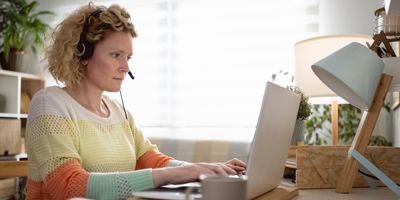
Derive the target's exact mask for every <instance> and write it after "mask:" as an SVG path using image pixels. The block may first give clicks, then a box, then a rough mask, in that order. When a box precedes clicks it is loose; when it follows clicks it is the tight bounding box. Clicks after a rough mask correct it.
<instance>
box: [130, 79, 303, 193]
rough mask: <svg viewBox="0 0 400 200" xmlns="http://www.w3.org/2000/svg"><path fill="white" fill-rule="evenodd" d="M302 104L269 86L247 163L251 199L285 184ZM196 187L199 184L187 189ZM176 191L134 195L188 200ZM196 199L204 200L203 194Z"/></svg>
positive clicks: (280, 90)
mask: <svg viewBox="0 0 400 200" xmlns="http://www.w3.org/2000/svg"><path fill="white" fill-rule="evenodd" d="M299 103H300V96H299V95H298V94H295V93H294V92H292V91H289V90H288V89H286V88H283V87H281V86H278V85H276V84H274V83H272V82H267V84H266V87H265V91H264V96H263V101H262V104H261V110H260V114H259V117H258V122H257V126H256V130H255V134H254V137H253V141H252V144H251V148H250V151H249V156H248V160H247V170H246V176H247V199H253V198H255V197H257V196H260V195H262V194H264V193H266V192H268V191H270V190H272V189H274V188H275V187H277V186H278V185H279V184H280V183H281V181H282V177H283V171H284V169H285V162H286V158H287V155H288V149H289V145H290V141H291V137H292V134H293V130H294V125H295V122H296V116H297V111H298V108H299ZM193 185H196V183H189V185H183V186H193ZM197 185H198V184H197ZM172 187H173V188H168V189H166V188H161V189H155V190H151V191H149V190H148V191H140V192H133V195H134V196H137V197H144V198H152V199H184V198H185V193H184V191H185V189H184V188H183V189H182V188H180V187H178V188H177V187H174V186H172ZM195 197H196V198H201V194H195Z"/></svg>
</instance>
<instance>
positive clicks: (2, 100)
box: [0, 94, 6, 113]
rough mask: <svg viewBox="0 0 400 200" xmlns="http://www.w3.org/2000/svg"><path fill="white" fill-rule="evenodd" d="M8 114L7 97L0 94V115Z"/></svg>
mask: <svg viewBox="0 0 400 200" xmlns="http://www.w3.org/2000/svg"><path fill="white" fill-rule="evenodd" d="M1 112H6V97H5V96H4V95H2V94H0V113H1Z"/></svg>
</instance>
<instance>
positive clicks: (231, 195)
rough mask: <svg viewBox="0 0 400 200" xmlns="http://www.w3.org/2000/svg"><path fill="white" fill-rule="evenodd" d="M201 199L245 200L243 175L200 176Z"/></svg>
mask: <svg viewBox="0 0 400 200" xmlns="http://www.w3.org/2000/svg"><path fill="white" fill-rule="evenodd" d="M200 182H201V194H202V200H221V199H229V200H245V199H246V182H247V180H246V179H245V178H243V177H240V176H238V177H233V176H201V177H200Z"/></svg>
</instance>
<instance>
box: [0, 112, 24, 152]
mask: <svg viewBox="0 0 400 200" xmlns="http://www.w3.org/2000/svg"><path fill="white" fill-rule="evenodd" d="M20 151H21V121H20V120H17V119H0V155H5V154H7V153H8V154H9V155H13V154H18V153H20Z"/></svg>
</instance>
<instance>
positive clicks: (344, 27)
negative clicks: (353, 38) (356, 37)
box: [319, 0, 383, 35]
mask: <svg viewBox="0 0 400 200" xmlns="http://www.w3.org/2000/svg"><path fill="white" fill-rule="evenodd" d="M381 7H383V0H320V6H319V33H320V34H321V35H330V34H365V35H372V33H373V28H374V19H375V15H374V13H375V10H377V9H378V8H381Z"/></svg>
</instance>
